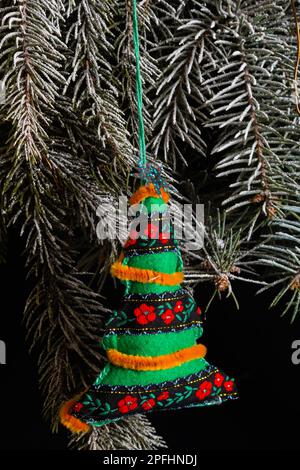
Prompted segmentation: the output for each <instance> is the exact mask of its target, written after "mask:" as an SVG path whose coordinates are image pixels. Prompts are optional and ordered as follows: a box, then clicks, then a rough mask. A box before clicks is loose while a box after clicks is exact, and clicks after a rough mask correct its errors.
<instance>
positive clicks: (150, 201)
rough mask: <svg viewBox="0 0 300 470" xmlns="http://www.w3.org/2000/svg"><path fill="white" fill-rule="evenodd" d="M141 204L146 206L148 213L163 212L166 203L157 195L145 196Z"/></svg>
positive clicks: (165, 208)
mask: <svg viewBox="0 0 300 470" xmlns="http://www.w3.org/2000/svg"><path fill="white" fill-rule="evenodd" d="M141 204H143V206H145V207H146V208H147V211H148V213H149V214H152V212H157V211H160V212H165V211H166V210H167V207H168V206H167V204H166V203H165V202H164V201H163V199H161V198H158V197H147V198H146V199H144V200H143V201H142V203H141Z"/></svg>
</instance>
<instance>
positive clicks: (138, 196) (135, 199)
mask: <svg viewBox="0 0 300 470" xmlns="http://www.w3.org/2000/svg"><path fill="white" fill-rule="evenodd" d="M146 197H156V198H162V200H163V201H164V203H165V204H167V202H168V201H169V199H170V196H169V194H168V193H166V191H165V190H164V189H163V188H160V194H157V191H156V189H155V186H154V184H153V183H150V184H148V185H146V186H141V187H140V188H139V189H138V190H137V191H136V192H135V193H133V195H132V196H131V198H130V199H129V204H130V205H131V206H133V204H139V203H140V202H141V201H143V200H144V199H146Z"/></svg>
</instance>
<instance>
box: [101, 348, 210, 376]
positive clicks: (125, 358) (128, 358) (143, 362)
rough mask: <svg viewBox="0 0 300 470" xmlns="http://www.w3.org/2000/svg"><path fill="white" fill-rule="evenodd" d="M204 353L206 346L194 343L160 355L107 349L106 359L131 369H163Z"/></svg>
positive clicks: (197, 357) (201, 355) (202, 355)
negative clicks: (136, 353) (142, 354)
mask: <svg viewBox="0 0 300 470" xmlns="http://www.w3.org/2000/svg"><path fill="white" fill-rule="evenodd" d="M205 354H206V347H205V346H204V345H203V344H195V345H194V346H190V347H189V348H185V349H180V350H179V351H176V352H174V353H171V354H163V355H162V356H134V355H132V354H124V353H121V352H120V351H117V350H116V349H108V350H107V357H108V360H109V361H110V362H111V363H112V364H114V365H115V366H119V367H124V368H125V369H133V370H163V369H170V368H171V367H176V366H180V365H181V364H183V363H185V362H187V361H191V360H193V359H199V358H202V357H204V356H205Z"/></svg>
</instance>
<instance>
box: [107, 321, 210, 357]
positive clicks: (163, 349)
mask: <svg viewBox="0 0 300 470" xmlns="http://www.w3.org/2000/svg"><path fill="white" fill-rule="evenodd" d="M201 333H202V328H201V326H194V327H192V328H190V329H188V330H184V331H180V332H178V333H177V332H173V331H171V332H169V333H156V334H155V335H143V334H142V335H110V336H106V337H105V336H104V338H103V342H102V346H103V347H104V349H117V350H118V351H120V352H123V353H125V354H133V355H135V356H160V355H162V354H169V353H172V352H175V351H178V350H179V349H184V348H188V347H189V346H193V345H194V344H196V340H197V339H198V338H200V336H201Z"/></svg>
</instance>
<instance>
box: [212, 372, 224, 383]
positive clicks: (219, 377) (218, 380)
mask: <svg viewBox="0 0 300 470" xmlns="http://www.w3.org/2000/svg"><path fill="white" fill-rule="evenodd" d="M224 379H225V377H224V375H222V374H220V372H217V373H216V374H215V378H214V382H215V385H216V387H221V385H222V383H223V382H224Z"/></svg>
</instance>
